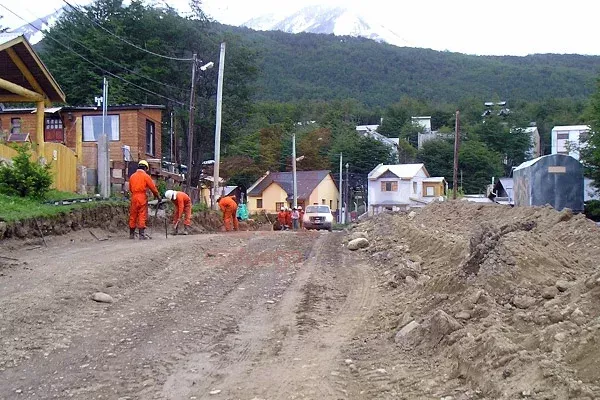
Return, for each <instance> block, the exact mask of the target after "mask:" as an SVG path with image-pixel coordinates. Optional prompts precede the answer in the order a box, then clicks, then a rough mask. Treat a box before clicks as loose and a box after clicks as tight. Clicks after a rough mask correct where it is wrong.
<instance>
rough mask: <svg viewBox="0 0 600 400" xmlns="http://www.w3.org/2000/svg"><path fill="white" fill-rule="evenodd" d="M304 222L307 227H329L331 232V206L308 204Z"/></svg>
mask: <svg viewBox="0 0 600 400" xmlns="http://www.w3.org/2000/svg"><path fill="white" fill-rule="evenodd" d="M302 223H303V224H304V227H305V228H306V229H317V230H321V229H327V230H328V231H329V232H331V229H332V227H333V214H331V209H330V208H329V206H326V205H315V206H307V207H306V210H305V211H304V218H303V219H302Z"/></svg>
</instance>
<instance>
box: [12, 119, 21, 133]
mask: <svg viewBox="0 0 600 400" xmlns="http://www.w3.org/2000/svg"><path fill="white" fill-rule="evenodd" d="M10 133H21V118H11V119H10Z"/></svg>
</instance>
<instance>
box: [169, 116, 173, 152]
mask: <svg viewBox="0 0 600 400" xmlns="http://www.w3.org/2000/svg"><path fill="white" fill-rule="evenodd" d="M170 128H171V139H170V141H169V151H170V154H169V161H170V162H171V163H173V154H174V153H173V136H174V135H173V110H171V126H170Z"/></svg>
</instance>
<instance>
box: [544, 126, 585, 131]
mask: <svg viewBox="0 0 600 400" xmlns="http://www.w3.org/2000/svg"><path fill="white" fill-rule="evenodd" d="M552 130H553V131H589V130H590V127H589V125H557V126H555V127H554V128H552Z"/></svg>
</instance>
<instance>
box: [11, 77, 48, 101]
mask: <svg viewBox="0 0 600 400" xmlns="http://www.w3.org/2000/svg"><path fill="white" fill-rule="evenodd" d="M0 88H2V89H6V90H8V91H9V92H11V93H14V94H17V95H19V96H23V97H25V98H27V99H28V100H29V101H41V102H44V100H45V99H44V96H42V95H41V94H39V93H36V92H34V91H31V90H29V89H25V88H24V87H22V86H19V85H17V84H14V83H12V82H10V81H7V80H6V79H2V78H0Z"/></svg>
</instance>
